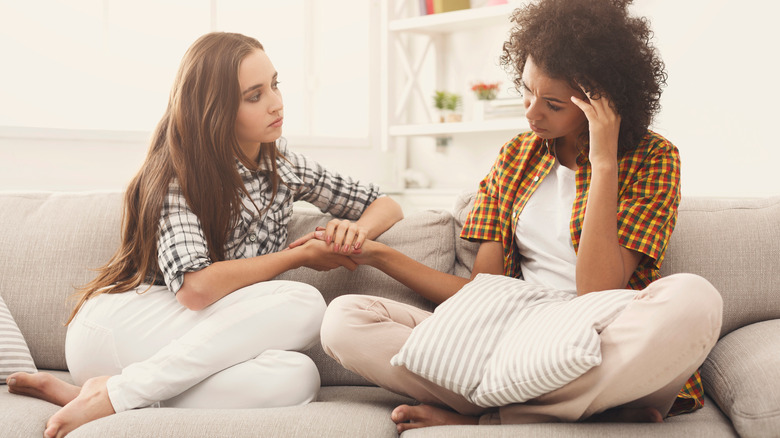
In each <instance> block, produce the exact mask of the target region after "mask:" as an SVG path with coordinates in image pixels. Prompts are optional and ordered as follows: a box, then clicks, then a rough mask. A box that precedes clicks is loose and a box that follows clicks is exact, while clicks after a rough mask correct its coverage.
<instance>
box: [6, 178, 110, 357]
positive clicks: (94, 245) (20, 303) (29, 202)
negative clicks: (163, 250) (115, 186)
mask: <svg viewBox="0 0 780 438" xmlns="http://www.w3.org/2000/svg"><path fill="white" fill-rule="evenodd" d="M121 201H122V195H121V194H120V193H117V192H108V193H102V192H85V193H20V194H3V195H2V196H0V224H2V227H0V260H3V263H4V266H3V267H2V275H0V294H2V295H3V297H4V298H5V301H6V304H8V307H9V308H11V309H13V310H14V318H15V319H16V322H17V324H18V325H19V329H20V330H21V331H22V333H23V334H24V338H25V339H26V340H27V345H28V346H29V347H30V353H31V354H32V357H33V359H34V360H35V364H36V365H37V366H38V368H41V369H57V370H64V369H67V365H66V363H65V348H64V346H65V330H66V327H65V325H64V324H65V322H66V321H67V318H68V315H69V314H70V311H71V309H72V308H73V304H74V302H73V301H70V300H68V298H69V297H70V296H72V295H73V293H74V291H75V289H74V287H77V286H79V285H83V284H85V283H87V282H88V281H90V280H91V279H92V278H93V277H94V275H95V273H94V271H93V270H94V269H96V268H98V267H99V266H101V265H102V264H104V263H106V262H107V261H108V259H109V258H110V257H111V255H112V254H113V252H114V250H116V248H117V246H118V245H119V222H120V218H121Z"/></svg>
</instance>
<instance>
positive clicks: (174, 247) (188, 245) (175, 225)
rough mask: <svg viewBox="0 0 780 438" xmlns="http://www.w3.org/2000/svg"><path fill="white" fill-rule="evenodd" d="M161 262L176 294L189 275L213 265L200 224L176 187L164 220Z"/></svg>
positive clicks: (168, 202)
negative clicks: (185, 277) (188, 273)
mask: <svg viewBox="0 0 780 438" xmlns="http://www.w3.org/2000/svg"><path fill="white" fill-rule="evenodd" d="M157 258H158V262H159V266H160V271H161V272H162V274H163V279H164V280H165V284H166V286H168V289H170V290H171V291H172V292H174V293H176V292H178V291H179V289H181V286H182V284H183V283H184V274H185V273H187V272H194V271H198V270H201V269H203V268H205V267H206V266H209V265H210V264H211V258H210V257H209V251H208V245H207V244H206V236H205V235H204V234H203V229H202V228H201V225H200V220H199V219H198V217H197V216H196V215H195V213H193V212H192V210H190V209H189V207H188V206H187V203H186V201H185V199H184V195H183V194H182V193H181V190H180V189H178V187H176V186H172V187H171V189H170V191H169V193H168V196H167V198H166V201H165V204H164V205H163V211H162V215H161V216H160V234H159V240H158V244H157Z"/></svg>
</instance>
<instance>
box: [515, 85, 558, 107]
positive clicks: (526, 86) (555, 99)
mask: <svg viewBox="0 0 780 438" xmlns="http://www.w3.org/2000/svg"><path fill="white" fill-rule="evenodd" d="M520 82H521V83H522V84H523V88H525V89H526V90H528V91H531V89H530V88H528V85H526V84H525V81H523V80H521V81H520ZM542 99H544V100H546V101H548V102H555V103H566V102H564V101H563V100H560V99H558V98H555V97H549V96H547V97H545V96H542Z"/></svg>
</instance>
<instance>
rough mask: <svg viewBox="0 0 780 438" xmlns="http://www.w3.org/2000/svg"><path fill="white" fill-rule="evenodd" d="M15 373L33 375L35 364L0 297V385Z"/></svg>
mask: <svg viewBox="0 0 780 438" xmlns="http://www.w3.org/2000/svg"><path fill="white" fill-rule="evenodd" d="M17 371H24V372H27V373H34V372H36V371H37V370H36V369H35V363H34V362H33V360H32V357H31V356H30V350H29V348H27V342H25V341H24V336H22V332H20V331H19V327H18V326H17V325H16V321H14V317H13V316H12V315H11V312H10V311H9V310H8V307H6V305H5V301H3V297H2V296H0V385H4V384H5V379H6V377H8V376H10V375H11V374H13V373H15V372H17Z"/></svg>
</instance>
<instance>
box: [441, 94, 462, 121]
mask: <svg viewBox="0 0 780 438" xmlns="http://www.w3.org/2000/svg"><path fill="white" fill-rule="evenodd" d="M461 102H462V99H461V97H460V94H457V93H447V95H446V98H445V100H444V108H445V109H446V110H447V111H449V112H448V113H447V118H446V120H447V121H448V122H460V121H461V120H463V117H462V115H461V114H460V111H459V110H460V106H461Z"/></svg>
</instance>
